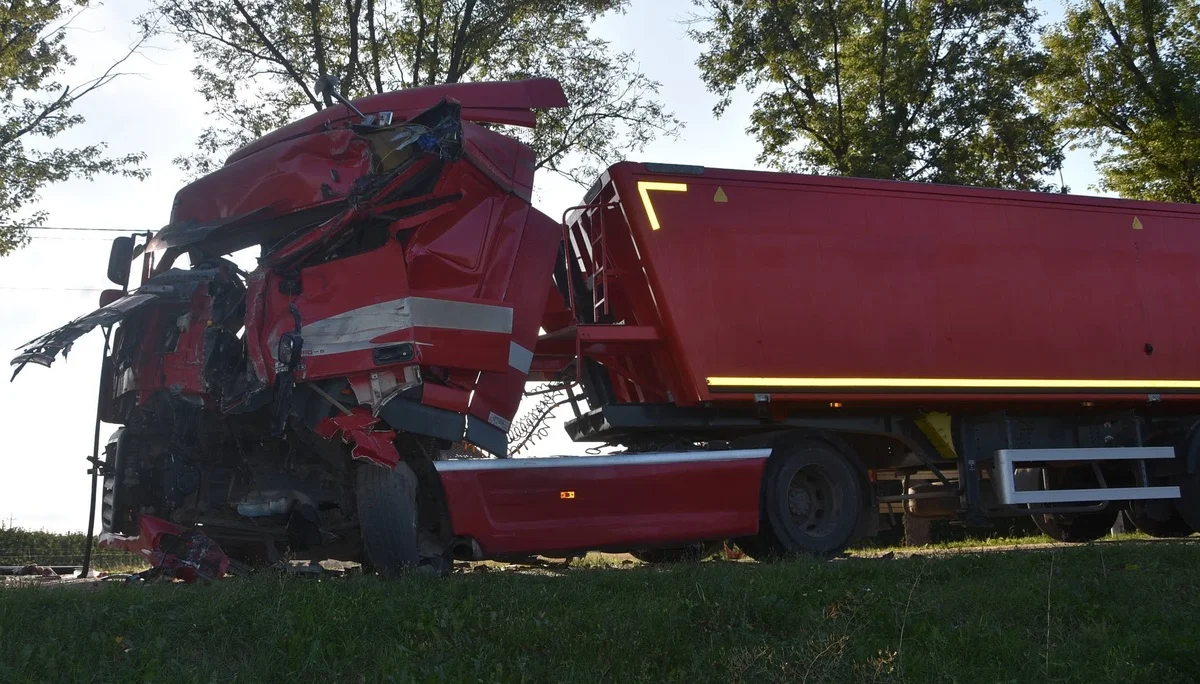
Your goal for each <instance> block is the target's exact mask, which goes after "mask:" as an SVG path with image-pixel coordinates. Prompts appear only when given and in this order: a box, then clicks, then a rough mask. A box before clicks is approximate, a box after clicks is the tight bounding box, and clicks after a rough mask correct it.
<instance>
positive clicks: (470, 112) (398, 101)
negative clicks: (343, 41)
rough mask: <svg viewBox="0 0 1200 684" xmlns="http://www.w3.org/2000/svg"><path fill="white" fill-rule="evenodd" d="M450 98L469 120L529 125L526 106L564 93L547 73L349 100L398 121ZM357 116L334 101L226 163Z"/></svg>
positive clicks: (561, 99)
mask: <svg viewBox="0 0 1200 684" xmlns="http://www.w3.org/2000/svg"><path fill="white" fill-rule="evenodd" d="M444 98H449V99H451V100H456V101H458V102H459V103H461V104H462V117H463V118H464V119H466V120H468V121H487V122H493V123H502V124H512V125H517V126H533V124H534V120H535V119H534V114H533V112H531V111H529V110H531V109H552V108H555V107H566V106H567V97H566V95H565V94H564V93H563V90H562V86H561V85H559V84H558V81H555V80H553V79H549V78H534V79H528V80H524V81H503V82H497V83H448V84H444V85H435V86H427V87H424V88H407V89H405V90H397V91H393V92H388V93H381V94H379V95H371V96H369V97H364V98H360V99H358V100H352V103H353V104H354V106H355V107H356V108H357V109H358V110H359V111H360V112H362V113H363V114H368V115H369V114H378V113H380V112H387V111H390V112H393V115H394V117H395V118H394V120H395V121H403V120H406V119H408V118H411V117H412V116H414V115H416V114H419V113H421V112H422V111H423V110H426V109H428V108H430V107H432V106H434V105H436V104H437V103H438V102H441V101H442V99H444ZM352 116H353V117H354V118H357V115H356V114H353V113H352V112H351V111H350V110H349V109H347V108H346V106H345V105H341V104H335V105H334V106H332V107H327V108H325V109H323V110H321V111H319V112H317V113H315V114H310V115H309V116H307V117H305V118H303V119H300V120H299V121H294V122H292V123H290V124H288V125H286V126H284V127H282V128H279V129H277V130H274V131H272V132H270V133H268V134H266V135H264V136H263V137H261V138H259V139H257V140H255V141H254V142H251V143H249V144H248V145H246V146H245V147H242V148H241V149H238V150H236V151H235V152H234V153H233V154H231V155H229V159H228V160H226V162H225V163H226V164H232V163H234V162H236V161H238V160H240V159H245V158H246V157H248V156H250V155H252V154H254V153H255V152H258V151H260V150H263V149H266V148H268V147H271V146H273V145H276V144H278V143H281V142H283V141H285V140H290V139H292V138H295V137H298V136H302V135H307V134H309V133H313V132H315V131H319V130H321V129H323V128H324V127H325V126H327V125H329V124H334V125H336V124H341V123H344V122H346V121H348V120H349V119H350V117H352Z"/></svg>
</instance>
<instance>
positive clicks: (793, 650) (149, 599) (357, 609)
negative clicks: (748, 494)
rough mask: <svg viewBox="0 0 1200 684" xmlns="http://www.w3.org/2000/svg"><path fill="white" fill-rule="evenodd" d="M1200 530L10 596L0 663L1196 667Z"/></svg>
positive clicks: (491, 676)
mask: <svg viewBox="0 0 1200 684" xmlns="http://www.w3.org/2000/svg"><path fill="white" fill-rule="evenodd" d="M1198 561H1200V543H1197V541H1193V542H1189V543H1179V542H1174V543H1162V542H1141V541H1121V542H1108V543H1099V544H1093V545H1090V546H1086V547H1071V548H1059V549H1053V550H1038V551H1012V552H1003V553H986V554H962V553H958V554H956V555H949V556H944V557H914V558H893V559H888V560H882V559H848V560H839V561H833V562H828V563H816V562H789V563H781V564H756V563H733V562H708V563H702V564H698V565H691V566H676V567H665V568H654V567H648V566H636V567H632V568H627V569H614V568H603V567H588V566H589V565H591V564H587V563H585V564H583V565H584V566H585V567H581V568H577V569H570V570H567V571H565V572H561V573H553V574H546V573H543V574H529V573H514V572H499V571H490V572H478V571H477V572H471V573H467V574H456V575H454V576H451V577H449V578H444V579H430V578H422V577H411V578H407V579H401V580H396V581H390V582H384V581H379V580H376V579H374V578H371V577H358V578H345V579H334V580H330V579H326V580H322V581H317V580H315V579H306V578H300V577H283V576H274V577H270V576H263V577H257V578H252V579H245V580H237V579H231V580H227V581H222V582H219V583H217V584H214V585H211V586H189V585H149V586H134V585H124V584H110V585H102V586H99V587H95V588H93V589H87V590H83V589H81V590H71V589H66V588H62V589H45V588H24V589H6V590H3V593H2V594H0V681H5V682H8V681H12V682H26V681H28V682H44V681H71V682H75V681H101V682H107V681H155V682H158V681H188V682H193V681H194V682H214V681H215V682H257V681H321V682H325V681H330V682H363V681H365V682H377V681H378V682H384V681H396V682H426V681H446V682H466V681H472V682H475V681H505V682H507V681H526V682H601V681H604V682H634V681H641V682H659V681H678V682H693V681H700V682H704V681H713V682H846V681H856V682H857V681H861V682H1042V681H1064V682H1130V681H1135V682H1191V681H1196V679H1197V677H1198V676H1200V620H1197V616H1200V562H1198Z"/></svg>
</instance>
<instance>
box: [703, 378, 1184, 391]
mask: <svg viewBox="0 0 1200 684" xmlns="http://www.w3.org/2000/svg"><path fill="white" fill-rule="evenodd" d="M707 381H708V385H709V387H749V388H801V389H852V388H858V387H885V388H887V387H891V388H909V389H911V388H917V389H919V388H924V387H937V388H950V389H1014V388H1016V389H1020V388H1028V389H1130V390H1142V389H1150V388H1153V389H1200V380H1094V379H1088V380H1060V379H1037V378H748V377H747V378H726V377H717V378H708V379H707Z"/></svg>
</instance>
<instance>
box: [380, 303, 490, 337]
mask: <svg viewBox="0 0 1200 684" xmlns="http://www.w3.org/2000/svg"><path fill="white" fill-rule="evenodd" d="M400 301H407V302H408V306H409V307H410V309H411V310H412V324H413V325H415V326H420V327H424V328H446V329H449V330H471V331H473V332H489V333H504V334H506V335H511V334H512V321H513V312H512V308H510V307H507V306H496V305H494V304H476V303H475V302H456V301H452V300H449V299H432V298H430V297H406V298H405V299H402V300H400Z"/></svg>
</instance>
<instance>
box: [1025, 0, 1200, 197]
mask: <svg viewBox="0 0 1200 684" xmlns="http://www.w3.org/2000/svg"><path fill="white" fill-rule="evenodd" d="M1045 45H1046V49H1047V51H1048V53H1049V62H1048V68H1047V70H1046V72H1045V74H1044V75H1043V77H1042V78H1041V80H1040V88H1039V92H1038V99H1039V100H1040V102H1041V104H1042V107H1043V108H1044V109H1045V111H1047V112H1048V113H1050V114H1052V115H1054V116H1055V117H1057V118H1059V119H1060V121H1061V124H1062V125H1063V127H1064V128H1065V129H1066V130H1068V131H1070V132H1071V133H1072V134H1073V135H1074V136H1075V139H1076V141H1077V143H1078V144H1080V145H1082V146H1085V147H1088V148H1091V149H1093V150H1098V151H1099V152H1100V156H1099V160H1098V162H1099V163H1098V166H1099V170H1100V174H1101V187H1102V188H1104V189H1106V190H1111V191H1115V192H1117V193H1118V194H1120V195H1122V196H1124V197H1133V198H1138V199H1148V200H1159V201H1173V202H1193V203H1195V202H1200V4H1198V3H1196V2H1195V1H1194V0H1117V1H1115V2H1101V1H1100V0H1088V1H1087V2H1076V3H1074V4H1072V5H1070V6H1069V7H1068V8H1067V11H1066V17H1065V18H1064V20H1063V21H1062V22H1061V23H1059V24H1058V25H1056V26H1054V27H1053V28H1052V29H1051V30H1050V31H1049V32H1048V33H1047V35H1046V38H1045Z"/></svg>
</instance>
